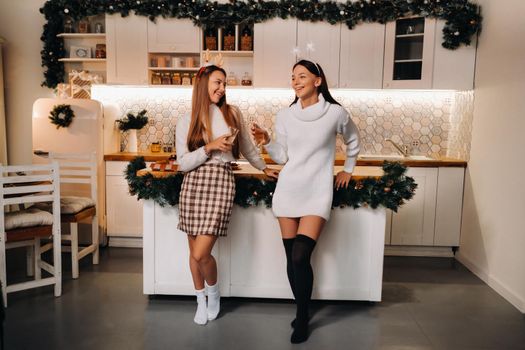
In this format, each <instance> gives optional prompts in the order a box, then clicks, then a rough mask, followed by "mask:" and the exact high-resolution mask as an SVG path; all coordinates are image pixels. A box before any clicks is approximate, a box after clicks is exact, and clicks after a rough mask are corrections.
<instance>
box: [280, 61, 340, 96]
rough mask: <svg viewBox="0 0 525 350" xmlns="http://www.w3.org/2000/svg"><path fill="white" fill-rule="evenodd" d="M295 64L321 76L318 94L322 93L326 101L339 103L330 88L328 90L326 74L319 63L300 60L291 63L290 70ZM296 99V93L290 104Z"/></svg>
mask: <svg viewBox="0 0 525 350" xmlns="http://www.w3.org/2000/svg"><path fill="white" fill-rule="evenodd" d="M297 66H303V67H304V68H306V69H308V71H309V72H310V73H312V74H313V75H315V76H316V77H320V78H321V85H320V86H319V87H318V88H317V93H318V94H322V95H323V97H324V100H325V101H326V102H328V103H332V104H336V105H341V104H340V103H339V102H337V101H336V100H335V98H333V97H332V95H331V94H330V90H328V83H327V82H326V76H325V75H324V71H323V68H321V66H320V65H319V64H317V63H314V62H312V61H308V60H300V61H298V62H297V63H296V64H294V65H293V68H292V71H293V70H294V69H295V67H297ZM297 100H299V97H297V95H295V99H294V100H293V102H292V103H291V104H290V106H291V105H293V104H294V103H296V102H297Z"/></svg>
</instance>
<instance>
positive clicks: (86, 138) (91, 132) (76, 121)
mask: <svg viewBox="0 0 525 350" xmlns="http://www.w3.org/2000/svg"><path fill="white" fill-rule="evenodd" d="M60 104H67V105H70V106H71V109H72V110H73V112H74V113H75V116H74V118H73V121H72V122H71V124H70V125H69V126H68V127H67V128H62V127H61V128H59V129H57V127H56V125H54V124H52V123H51V120H50V119H49V115H50V113H51V110H52V109H53V108H54V107H55V106H56V105H60ZM32 124H33V162H34V163H42V162H47V158H46V157H45V156H41V155H37V154H35V153H40V152H44V153H45V152H57V153H92V152H95V153H96V158H97V183H98V186H97V187H98V188H97V200H98V203H97V208H98V220H99V232H100V233H101V237H100V242H101V243H102V244H105V242H106V241H107V240H106V236H105V232H106V230H105V227H106V225H105V212H106V210H105V181H104V179H105V171H104V145H103V138H104V135H103V127H104V119H103V107H102V104H101V103H100V102H98V101H95V100H88V99H55V98H40V99H38V100H36V101H35V103H34V104H33V122H32ZM87 190H88V188H86V191H87Z"/></svg>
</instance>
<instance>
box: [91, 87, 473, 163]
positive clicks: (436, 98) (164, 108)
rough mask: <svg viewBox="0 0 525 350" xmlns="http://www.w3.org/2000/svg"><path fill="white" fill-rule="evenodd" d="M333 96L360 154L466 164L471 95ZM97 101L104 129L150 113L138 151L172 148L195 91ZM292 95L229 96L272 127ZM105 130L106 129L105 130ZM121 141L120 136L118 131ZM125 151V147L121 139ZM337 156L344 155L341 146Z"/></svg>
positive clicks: (126, 94) (252, 118)
mask: <svg viewBox="0 0 525 350" xmlns="http://www.w3.org/2000/svg"><path fill="white" fill-rule="evenodd" d="M331 92H332V95H333V96H334V98H335V99H336V100H337V101H338V102H339V103H341V105H342V106H343V107H345V108H346V110H348V111H349V112H350V115H351V117H352V120H353V121H354V123H355V124H356V125H357V127H358V128H359V131H360V135H361V143H362V147H361V154H392V153H396V150H395V149H393V147H392V146H391V144H389V143H388V142H385V139H387V138H391V139H392V140H393V141H394V142H396V143H398V144H404V145H408V146H409V148H410V150H411V152H412V154H421V155H428V156H433V157H436V156H444V157H453V158H458V159H463V160H468V158H469V153H470V140H471V129H472V117H473V105H474V92H473V91H442V90H436V91H418V90H414V91H408V90H342V89H341V90H339V89H333V90H332V91H331ZM92 96H93V99H96V100H99V101H101V102H102V103H103V105H104V118H105V125H108V122H109V124H112V123H114V120H116V119H119V118H121V117H123V116H124V115H125V114H126V113H127V112H129V111H132V112H134V113H136V112H138V111H140V110H142V109H146V110H147V111H148V116H149V117H150V119H151V121H150V124H149V125H148V126H146V127H144V128H143V129H142V130H140V131H139V133H138V135H139V150H147V149H148V147H149V145H150V144H151V143H152V142H157V141H162V143H163V144H167V143H174V136H175V126H176V124H177V120H178V119H179V118H180V117H181V116H183V115H184V114H185V113H189V111H190V109H191V88H165V87H133V86H129V87H128V86H109V85H95V86H93V88H92ZM293 97H294V95H293V91H292V90H290V89H252V88H247V89H242V88H230V89H228V90H227V99H228V103H231V104H234V105H237V106H238V107H239V108H240V109H241V111H242V113H243V117H244V121H245V122H246V123H251V122H257V123H258V124H259V125H262V126H264V127H266V128H270V129H271V128H272V127H273V121H274V118H275V114H276V113H277V112H278V111H279V110H280V109H282V108H285V107H287V106H288V105H289V104H290V103H291V101H292V100H293ZM106 128H107V126H106ZM114 133H115V137H116V138H118V131H117V130H116V129H115V130H114ZM121 136H122V137H121V138H120V139H121V140H122V142H120V144H121V148H122V147H125V145H126V143H127V139H126V137H127V136H126V135H125V134H123V135H121ZM337 151H338V152H344V145H343V144H342V141H341V140H340V139H338V141H337Z"/></svg>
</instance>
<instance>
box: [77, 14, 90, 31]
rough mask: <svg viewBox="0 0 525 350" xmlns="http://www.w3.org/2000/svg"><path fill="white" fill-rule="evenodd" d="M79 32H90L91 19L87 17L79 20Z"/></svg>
mask: <svg viewBox="0 0 525 350" xmlns="http://www.w3.org/2000/svg"><path fill="white" fill-rule="evenodd" d="M78 32H79V33H89V21H88V20H87V19H86V18H83V19H81V20H80V21H78Z"/></svg>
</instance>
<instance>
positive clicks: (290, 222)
mask: <svg viewBox="0 0 525 350" xmlns="http://www.w3.org/2000/svg"><path fill="white" fill-rule="evenodd" d="M277 220H278V221H279V226H280V227H281V236H282V237H283V239H289V238H295V236H297V228H298V227H299V218H284V217H279V218H277Z"/></svg>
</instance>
